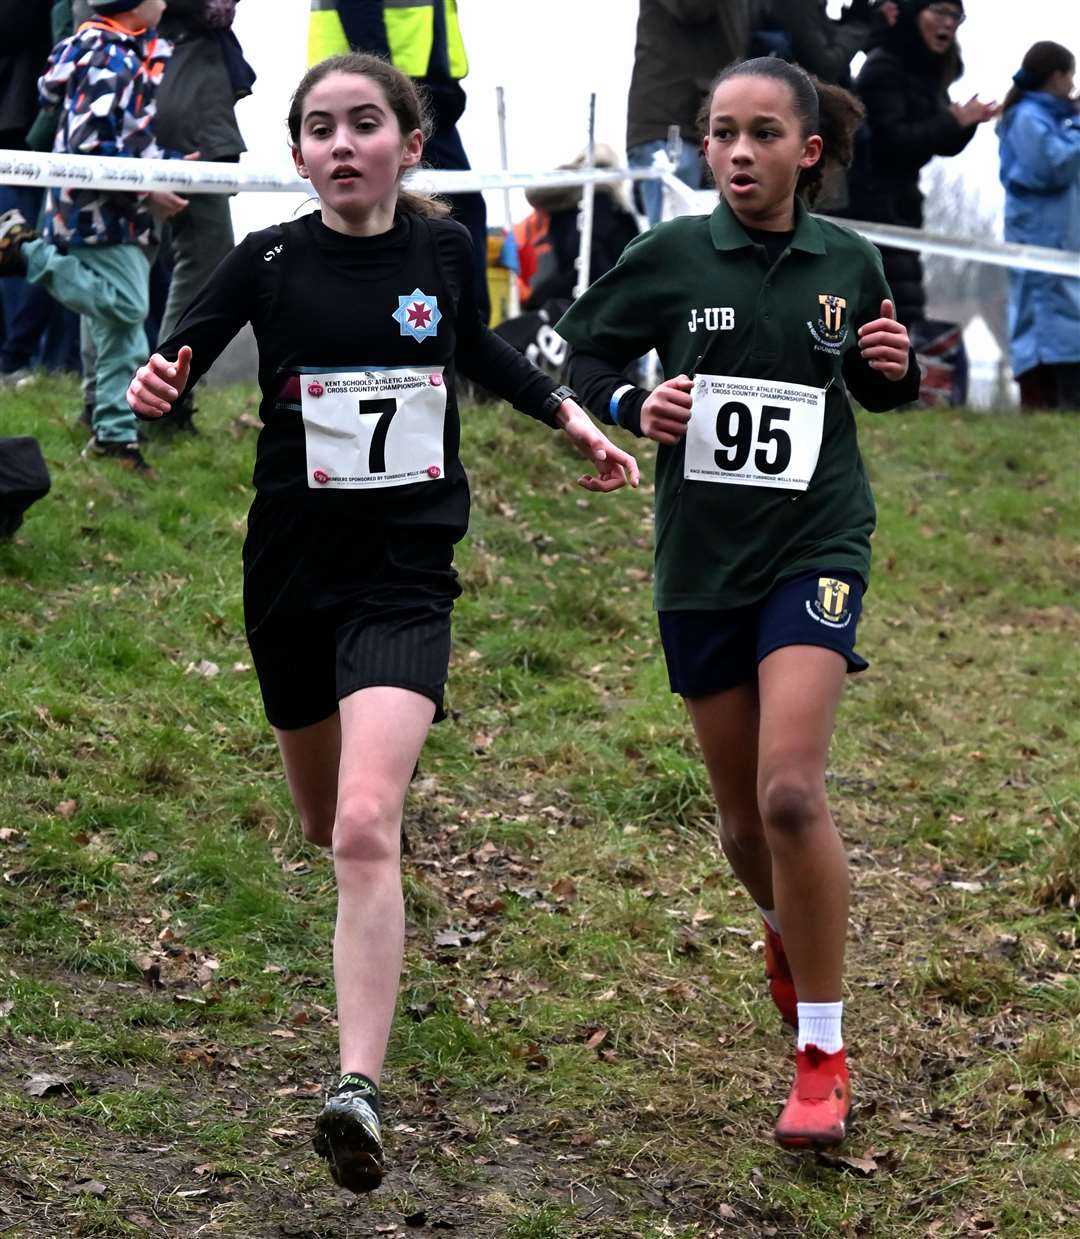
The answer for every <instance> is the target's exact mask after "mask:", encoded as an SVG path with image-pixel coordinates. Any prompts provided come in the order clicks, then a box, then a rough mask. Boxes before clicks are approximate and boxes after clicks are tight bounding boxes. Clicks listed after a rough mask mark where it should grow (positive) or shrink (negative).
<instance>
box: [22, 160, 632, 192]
mask: <svg viewBox="0 0 1080 1239" xmlns="http://www.w3.org/2000/svg"><path fill="white" fill-rule="evenodd" d="M655 177H656V173H655V172H653V171H652V170H651V169H649V168H638V169H634V170H633V171H626V170H625V169H620V168H614V169H610V168H594V169H592V170H578V171H570V170H568V169H555V170H554V171H551V172H472V171H466V172H444V171H436V170H435V169H434V168H421V169H417V170H416V171H414V172H410V173H409V174H408V176H407V177H406V178H405V185H406V187H407V188H409V189H416V190H421V191H423V190H427V191H428V192H431V193H439V194H459V193H475V192H478V191H481V190H485V189H533V188H537V189H539V188H544V187H545V186H552V187H556V186H562V185H584V184H586V183H588V182H592V183H593V184H596V185H607V184H610V185H619V184H621V183H622V182H623V181H626V180H627V179H630V180H653V179H655ZM0 185H30V186H36V187H38V188H44V187H45V186H46V185H71V186H75V187H77V188H78V189H103V190H111V191H113V192H132V193H150V192H151V191H153V190H163V189H167V190H172V191H174V192H178V193H190V194H237V193H243V192H245V191H247V190H255V191H259V192H263V193H265V192H271V193H301V194H302V193H311V192H312V191H311V183H310V181H305V180H302V179H301V178H300V177H298V176H297V175H296V173H295V172H290V173H276V172H262V171H252V170H250V169H249V168H248V166H247V165H246V164H235V163H210V162H209V161H203V160H201V159H120V158H108V157H105V156H100V155H58V154H53V153H44V152H41V151H5V150H0Z"/></svg>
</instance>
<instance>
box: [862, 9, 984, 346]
mask: <svg viewBox="0 0 1080 1239" xmlns="http://www.w3.org/2000/svg"><path fill="white" fill-rule="evenodd" d="M963 21H964V6H963V2H962V0H943V2H942V3H931V0H901V3H900V6H899V12H898V14H897V17H896V22H895V24H894V25H893V26H892V27H891V28H889V29H888V30H887V31H886V32H885V33H884V34H883V35H882V39H881V43H880V45H879V46H877V47H875V48H874V50H873V51H872V52H871V53H870V55H869V56H868V57H867V59H866V63H865V64H864V65H863V67H862V70H861V71H860V73H859V76H858V78H857V80H856V82H855V90H856V93H857V94H858V96H859V97H860V99H861V100H862V102H863V105H864V106H865V108H866V121H865V122H864V125H863V129H862V130H861V131H860V135H859V140H858V143H857V147H856V153H855V163H854V166H853V168H852V171H851V176H850V178H849V186H850V215H851V217H852V218H854V219H865V220H873V221H876V222H878V223H885V224H900V225H905V226H907V227H908V228H921V227H922V226H923V195H922V193H921V191H920V189H919V172H920V170H921V168H922V167H923V165H924V164H926V163H929V161H930V160H931V159H932V158H933V157H934V156H935V155H959V153H960V152H961V151H962V150H963V149H964V147H965V146H967V144H968V143H969V142H970V141H971V139H972V138H973V137H974V136H975V130H976V128H977V126H979V125H981V124H982V123H983V122H985V121H988V120H989V119H990V118H991V117H992V116H993V115H994V111H995V105H994V104H992V103H980V102H979V100H978V98H977V97H974V96H973V97H972V98H971V99H969V100H968V101H967V103H952V102H950V100H949V87H950V86H951V85H952V83H953V82H955V81H956V80H957V79H958V78H959V77H960V76H961V75H962V74H963V64H962V61H961V59H960V49H959V47H958V46H957V42H956V31H957V29H958V28H959V26H960V25H961V23H962V22H963ZM881 256H882V259H883V260H884V264H885V277H886V279H887V280H888V282H889V287H890V288H891V289H892V291H893V296H894V298H895V300H896V316H897V318H898V319H899V320H900V322H902V323H904V324H905V325H906V326H909V327H910V326H911V325H912V324H918V323H920V322H921V321H923V320H924V319H925V318H926V291H925V288H924V286H923V269H922V259H921V258H920V257H919V255H918V253H916V252H915V251H914V250H897V249H890V248H884V247H883V248H882V250H881Z"/></svg>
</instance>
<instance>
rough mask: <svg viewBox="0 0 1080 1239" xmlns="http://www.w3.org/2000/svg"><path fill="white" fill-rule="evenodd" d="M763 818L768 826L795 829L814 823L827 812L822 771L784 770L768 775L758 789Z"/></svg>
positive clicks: (770, 827) (782, 829) (784, 829)
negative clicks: (819, 772) (820, 772)
mask: <svg viewBox="0 0 1080 1239" xmlns="http://www.w3.org/2000/svg"><path fill="white" fill-rule="evenodd" d="M758 807H759V808H760V810H761V820H762V821H763V822H764V824H765V826H766V828H767V829H769V830H777V831H785V832H795V831H800V830H806V829H808V828H809V827H811V826H813V825H814V824H815V823H816V822H817V821H818V819H819V818H820V817H821V815H822V814H823V813H825V812H827V807H826V803H825V786H824V783H823V782H822V779H821V776H820V774H818V773H817V772H816V771H815V772H814V773H813V774H810V773H808V772H807V773H803V772H799V771H784V772H782V773H778V774H774V775H770V776H767V777H766V778H765V779H763V781H762V786H761V790H760V792H759V793H758Z"/></svg>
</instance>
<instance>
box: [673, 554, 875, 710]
mask: <svg viewBox="0 0 1080 1239" xmlns="http://www.w3.org/2000/svg"><path fill="white" fill-rule="evenodd" d="M862 595H863V586H862V581H861V579H860V578H859V577H858V576H856V575H855V574H854V573H852V572H830V571H828V570H827V569H822V570H821V571H820V572H812V573H808V574H807V575H805V576H799V577H793V578H792V579H791V580H787V581H781V582H780V583H779V584H778V585H777V586H776V587H775V588H774V589H773V590H772V592H771V593H769V594H766V596H765V597H764V598H762V599H761V600H760V601H759V602H755V603H754V604H753V605H752V606H748V607H736V608H734V609H733V610H730V611H661V612H660V614H659V619H660V640H661V642H662V643H663V646H664V657H665V658H666V659H667V669H668V679H669V681H670V683H671V691H672V692H673V693H678V694H679V695H680V696H682V697H707V696H709V695H710V694H711V693H722V692H726V690H727V689H729V688H735V686H736V685H738V684H747V683H750V682H752V681H754V680H756V679H757V668H758V663H760V662H761V660H762V659H763V658H766V657H768V655H769V654H771V653H773V651H774V650H778V649H781V648H782V647H783V646H785V645H821V646H824V647H825V648H826V649H829V650H836V652H837V653H838V654H842V655H843V656H844V658H846V659H847V665H848V671H865V670H866V668H867V666H868V665H869V664H868V663H867V662H866V659H864V658H860V657H859V655H858V654H856V653H855V629H856V628H857V627H858V623H859V613H860V612H861V611H862Z"/></svg>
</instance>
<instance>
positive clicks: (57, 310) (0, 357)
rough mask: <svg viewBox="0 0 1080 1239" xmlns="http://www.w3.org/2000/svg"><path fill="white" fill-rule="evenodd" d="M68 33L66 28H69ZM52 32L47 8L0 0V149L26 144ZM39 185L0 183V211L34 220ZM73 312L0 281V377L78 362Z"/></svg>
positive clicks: (21, 284) (28, 288)
mask: <svg viewBox="0 0 1080 1239" xmlns="http://www.w3.org/2000/svg"><path fill="white" fill-rule="evenodd" d="M69 33H70V31H69ZM57 41H58V40H57V39H54V38H53V37H52V30H51V27H50V15H49V8H48V6H47V5H44V4H35V5H29V6H28V5H27V4H26V3H25V2H24V0H0V49H2V50H0V149H3V150H16V151H20V150H26V149H27V146H28V140H27V139H28V132H29V130H30V127H31V125H32V124H33V121H34V119H35V117H36V116H37V110H38V93H37V80H38V74H39V73H40V72H41V70H42V67H43V65H44V64H45V61H46V60H47V59H48V55H49V49H50V48H51V47H52V46H53V43H54V42H57ZM43 198H44V194H43V192H42V190H40V189H35V188H33V187H32V186H24V185H0V213H3V212H5V211H9V210H12V209H17V210H19V211H21V212H22V214H23V215H24V216H25V217H26V218H27V219H28V220H36V219H37V216H38V212H39V211H40V210H41V203H42V200H43ZM76 331H77V326H76V322H75V319H74V316H73V315H71V314H70V313H69V312H68V311H66V310H63V309H62V308H61V307H60V306H59V305H58V304H57V303H56V302H54V301H53V300H52V299H51V298H50V297H49V296H48V295H47V294H46V293H44V292H40V291H38V290H37V289H35V288H34V287H33V286H32V285H29V284H27V282H26V281H25V280H22V279H18V278H16V279H11V280H5V281H4V282H3V283H2V284H0V382H8V383H13V382H15V381H17V380H18V379H20V378H24V377H27V376H28V375H29V367H30V366H31V365H32V364H33V363H34V362H35V361H37V360H39V359H40V360H41V361H42V362H43V364H45V365H46V366H47V367H48V368H50V369H64V368H69V367H70V368H72V369H75V368H77V366H78V348H77V346H76V344H75V333H76Z"/></svg>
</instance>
